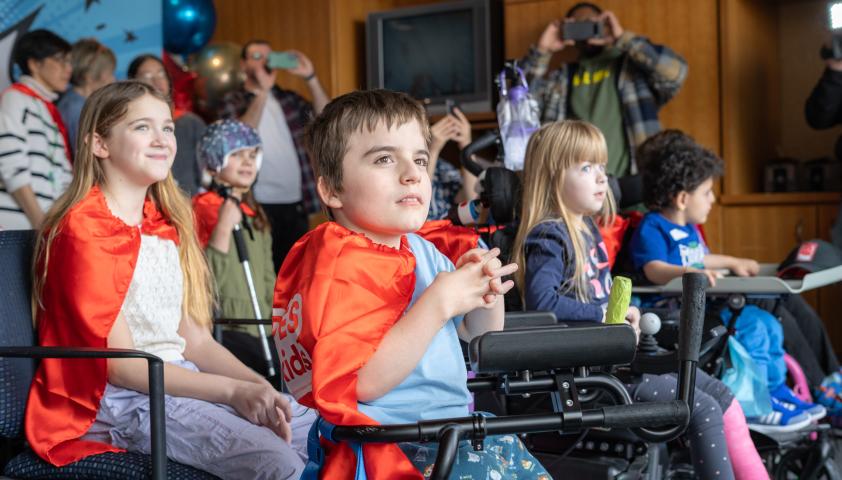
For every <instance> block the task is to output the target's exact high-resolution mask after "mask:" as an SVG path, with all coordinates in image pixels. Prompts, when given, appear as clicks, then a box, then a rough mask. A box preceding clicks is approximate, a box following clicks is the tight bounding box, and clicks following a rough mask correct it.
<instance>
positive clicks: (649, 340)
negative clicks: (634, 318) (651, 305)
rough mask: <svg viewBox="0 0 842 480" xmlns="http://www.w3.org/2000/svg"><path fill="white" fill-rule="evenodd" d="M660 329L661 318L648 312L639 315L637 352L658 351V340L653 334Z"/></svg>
mask: <svg viewBox="0 0 842 480" xmlns="http://www.w3.org/2000/svg"><path fill="white" fill-rule="evenodd" d="M660 330H661V319H660V317H658V315H656V314H654V313H652V312H649V313H644V314H643V315H641V317H640V341H639V342H638V344H637V351H638V352H639V353H658V351H659V350H660V349H659V347H658V341H657V340H655V334H656V333H658V332H659V331H660Z"/></svg>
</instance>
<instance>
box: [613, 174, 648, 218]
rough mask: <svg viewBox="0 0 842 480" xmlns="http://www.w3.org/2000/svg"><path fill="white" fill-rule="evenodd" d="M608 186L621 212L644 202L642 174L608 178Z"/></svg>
mask: <svg viewBox="0 0 842 480" xmlns="http://www.w3.org/2000/svg"><path fill="white" fill-rule="evenodd" d="M608 186H609V187H611V193H613V194H614V201H615V202H617V206H618V207H619V208H620V210H624V209H626V208H629V207H632V206H634V205H637V204H638V203H641V202H643V177H642V176H641V175H640V174H636V175H626V176H624V177H619V178H616V177H608Z"/></svg>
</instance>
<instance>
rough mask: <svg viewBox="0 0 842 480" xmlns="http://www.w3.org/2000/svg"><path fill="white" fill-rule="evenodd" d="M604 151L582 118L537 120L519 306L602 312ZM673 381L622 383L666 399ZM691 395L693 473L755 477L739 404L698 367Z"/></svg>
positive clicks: (562, 314) (606, 203)
mask: <svg viewBox="0 0 842 480" xmlns="http://www.w3.org/2000/svg"><path fill="white" fill-rule="evenodd" d="M607 157H608V155H607V146H606V144H605V138H604V137H603V135H602V133H601V132H600V131H599V129H598V128H596V127H595V126H593V125H591V124H590V123H587V122H583V121H575V120H566V121H560V122H555V123H551V124H548V125H545V126H544V127H542V128H541V129H540V130H538V131H537V132H535V133H534V134H533V135H532V138H531V139H530V140H529V144H528V146H527V149H526V159H525V163H524V170H523V205H522V211H521V223H520V226H519V228H518V233H517V237H516V239H515V251H514V258H515V262H516V263H517V264H518V265H519V266H520V269H519V270H518V272H517V273H516V275H517V277H516V281H517V284H518V286H519V287H520V289H521V294H522V295H523V297H524V304H525V306H526V309H527V310H542V311H552V312H554V313H555V314H556V317H557V318H558V319H559V320H560V321H564V322H575V321H590V322H603V321H604V318H605V310H606V306H607V303H608V294H609V292H610V290H611V272H610V266H609V263H608V253H607V250H606V248H605V244H604V242H603V240H602V236H601V235H600V233H599V229H598V228H597V226H596V223H595V222H594V220H593V217H594V216H598V217H600V219H601V220H602V221H604V222H611V221H612V218H613V216H614V211H615V209H614V206H613V199H612V197H611V196H610V192H609V191H610V189H609V188H608V179H607V177H606V174H605V164H606V161H607ZM626 320H627V321H628V322H629V323H631V324H632V326H633V327H634V328H635V330H637V323H638V322H639V320H640V312H639V311H638V309H637V308H636V307H633V306H632V307H629V310H628V312H627V314H626ZM598 347H599V346H598V345H594V348H598ZM676 388H677V381H676V377H674V376H673V375H648V374H647V375H643V377H642V378H641V380H640V382H639V383H637V384H633V385H630V386H629V390H630V393H631V395H632V397H633V398H634V399H635V401H656V400H662V399H664V398H665V397H666V398H669V397H670V396H675V389H676ZM659 394H660V395H659ZM694 398H695V403H696V404H695V407H694V409H693V413H692V415H691V418H690V425H689V426H688V428H687V433H686V437H687V438H688V439H691V440H692V441H689V442H688V443H689V444H690V456H691V458H692V460H693V466H694V468H695V471H696V475H697V476H698V477H699V478H711V479H715V478H720V479H730V478H739V479H748V478H763V476H764V475H765V470H764V469H763V467H762V462H760V458H759V456H757V452H756V450H754V448H753V446H752V443H751V439H750V437H749V434H748V427H747V426H746V423H745V417H744V415H743V412H742V409H741V408H740V404H739V403H738V402H737V401H736V399H735V398H734V395H733V394H732V393H731V392H730V391H729V390H728V387H726V386H725V385H724V384H723V383H722V382H720V381H719V380H716V379H714V378H711V377H710V376H708V375H706V374H705V373H704V372H702V371H701V370H697V372H696V391H695V393H694ZM726 432H727V433H726ZM726 437H727V441H726ZM737 454H739V457H745V456H749V455H752V454H753V459H754V460H755V461H754V462H749V464H747V463H745V462H743V463H740V464H739V465H737V466H735V465H732V463H731V458H732V457H735V458H737V457H736V455H737ZM758 475H759V476H758Z"/></svg>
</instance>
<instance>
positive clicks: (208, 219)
mask: <svg viewBox="0 0 842 480" xmlns="http://www.w3.org/2000/svg"><path fill="white" fill-rule="evenodd" d="M223 201H224V199H223V198H222V196H221V195H220V194H218V193H216V192H205V193H200V194H198V195H196V196H195V197H193V215H194V216H195V218H196V236H197V237H198V238H199V245H201V246H202V248H205V247H206V246H207V245H208V241H209V240H210V236H211V233H213V229H214V228H215V227H216V223H217V222H218V221H219V207H221V206H222V202H223ZM240 207H241V208H242V209H243V213H245V214H246V215H248V216H249V217H254V216H255V215H257V214H256V213H255V212H254V210H252V209H251V207H249V206H248V205H247V204H246V203H245V202H241V203H240Z"/></svg>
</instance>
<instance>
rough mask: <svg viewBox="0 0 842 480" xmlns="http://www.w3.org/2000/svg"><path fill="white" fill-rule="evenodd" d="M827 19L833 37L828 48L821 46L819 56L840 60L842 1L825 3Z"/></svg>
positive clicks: (841, 51) (841, 50)
mask: <svg viewBox="0 0 842 480" xmlns="http://www.w3.org/2000/svg"><path fill="white" fill-rule="evenodd" d="M827 20H828V24H829V25H828V26H829V27H830V31H831V33H832V34H833V39H832V40H831V45H830V47H829V48H828V47H822V49H821V56H822V58H823V59H825V60H827V59H829V58H834V59H836V60H840V59H842V2H830V3H828V4H827Z"/></svg>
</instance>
